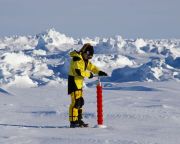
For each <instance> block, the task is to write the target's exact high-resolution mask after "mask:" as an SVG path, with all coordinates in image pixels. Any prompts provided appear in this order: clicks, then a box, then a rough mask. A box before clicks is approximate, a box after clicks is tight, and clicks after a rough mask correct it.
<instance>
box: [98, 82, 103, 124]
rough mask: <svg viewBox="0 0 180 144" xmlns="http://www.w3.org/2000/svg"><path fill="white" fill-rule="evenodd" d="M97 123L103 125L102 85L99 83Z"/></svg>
mask: <svg viewBox="0 0 180 144" xmlns="http://www.w3.org/2000/svg"><path fill="white" fill-rule="evenodd" d="M97 123H98V125H103V104H102V86H101V83H100V82H98V84H97Z"/></svg>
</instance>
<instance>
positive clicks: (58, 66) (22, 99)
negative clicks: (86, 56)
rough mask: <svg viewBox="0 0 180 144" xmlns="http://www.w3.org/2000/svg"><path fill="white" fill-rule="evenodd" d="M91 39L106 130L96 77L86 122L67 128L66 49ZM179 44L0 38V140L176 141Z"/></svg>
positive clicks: (52, 36) (49, 36)
mask: <svg viewBox="0 0 180 144" xmlns="http://www.w3.org/2000/svg"><path fill="white" fill-rule="evenodd" d="M87 42H90V43H91V44H93V45H94V47H95V55H94V57H93V59H92V62H93V63H94V64H96V65H97V66H98V67H99V68H101V69H102V70H104V71H106V72H108V74H109V77H106V78H101V81H102V84H103V96H104V101H103V103H104V124H105V125H106V126H107V128H105V129H101V128H93V127H94V126H95V125H96V124H97V123H96V83H97V78H93V79H92V80H88V79H86V81H85V84H84V86H85V88H84V96H85V106H84V109H85V111H84V120H85V121H87V122H89V123H90V126H91V127H90V128H87V129H86V128H77V129H70V128H68V126H69V122H68V107H69V104H70V97H69V96H68V95H67V73H68V67H69V62H70V57H69V52H70V51H72V50H74V49H76V50H78V49H80V48H81V47H82V45H83V44H84V43H87ZM179 68H180V40H178V39H160V40H147V39H143V38H137V39H123V38H122V37H121V36H115V37H111V38H100V37H96V38H94V39H92V38H80V39H73V38H72V37H67V36H66V35H64V34H61V33H59V32H57V31H56V30H55V29H50V30H47V31H45V32H42V33H40V34H37V35H36V36H12V37H4V38H0V86H1V87H0V113H1V117H0V143H3V144H11V143H12V144H59V143H63V144H67V143H76V144H77V143H79V144H81V143H83V144H84V143H86V144H90V143H110V144H116V143H117V144H179V141H180V138H179V135H180V113H179V111H180V105H179V103H180V96H179V92H180V89H179V80H180V69H179Z"/></svg>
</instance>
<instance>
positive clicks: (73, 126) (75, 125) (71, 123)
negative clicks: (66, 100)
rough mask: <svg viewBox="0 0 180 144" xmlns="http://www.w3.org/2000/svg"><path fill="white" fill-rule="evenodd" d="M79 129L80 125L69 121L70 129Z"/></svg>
mask: <svg viewBox="0 0 180 144" xmlns="http://www.w3.org/2000/svg"><path fill="white" fill-rule="evenodd" d="M77 127H80V124H79V122H78V121H71V122H70V128H77Z"/></svg>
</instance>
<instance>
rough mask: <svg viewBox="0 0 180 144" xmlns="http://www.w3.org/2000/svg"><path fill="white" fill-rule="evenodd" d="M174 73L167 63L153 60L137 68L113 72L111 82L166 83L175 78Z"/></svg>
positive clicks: (119, 69) (125, 68)
mask: <svg viewBox="0 0 180 144" xmlns="http://www.w3.org/2000/svg"><path fill="white" fill-rule="evenodd" d="M174 71H175V70H174V69H173V68H172V67H170V66H169V65H167V64H166V63H165V60H161V59H153V60H151V61H150V62H148V63H145V64H143V65H142V66H139V67H136V68H131V67H129V66H126V67H124V68H118V69H115V70H114V71H113V72H112V76H111V78H110V81H113V82H124V81H126V82H129V81H165V80H169V79H174V78H175V77H174ZM178 74H179V73H178Z"/></svg>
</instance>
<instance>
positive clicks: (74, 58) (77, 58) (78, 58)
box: [73, 57, 81, 61]
mask: <svg viewBox="0 0 180 144" xmlns="http://www.w3.org/2000/svg"><path fill="white" fill-rule="evenodd" d="M79 60H81V58H80V57H73V61H79Z"/></svg>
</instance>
